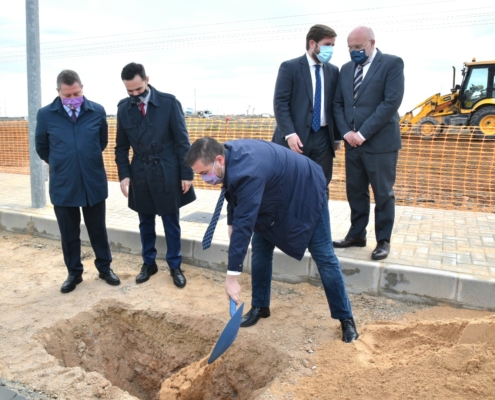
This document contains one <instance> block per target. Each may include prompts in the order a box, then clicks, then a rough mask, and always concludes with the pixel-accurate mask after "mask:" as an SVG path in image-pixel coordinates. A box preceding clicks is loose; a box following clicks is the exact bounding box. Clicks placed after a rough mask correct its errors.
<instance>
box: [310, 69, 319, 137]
mask: <svg viewBox="0 0 495 400" xmlns="http://www.w3.org/2000/svg"><path fill="white" fill-rule="evenodd" d="M315 78H316V88H315V103H314V104H313V122H312V123H311V128H313V130H314V131H315V132H317V131H319V130H320V127H321V78H320V66H319V65H315Z"/></svg>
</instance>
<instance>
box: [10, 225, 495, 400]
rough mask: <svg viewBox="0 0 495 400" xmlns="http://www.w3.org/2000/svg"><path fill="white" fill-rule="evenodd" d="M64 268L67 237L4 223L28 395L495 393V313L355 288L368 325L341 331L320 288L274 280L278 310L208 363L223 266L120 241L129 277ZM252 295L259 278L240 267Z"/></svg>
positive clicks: (20, 373) (122, 270) (117, 262)
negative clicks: (349, 339)
mask: <svg viewBox="0 0 495 400" xmlns="http://www.w3.org/2000/svg"><path fill="white" fill-rule="evenodd" d="M82 251H83V256H84V263H85V272H84V275H83V279H84V281H83V282H82V283H81V284H80V285H78V286H77V288H76V290H75V291H73V292H72V293H69V294H61V293H60V285H61V284H62V282H63V281H64V279H65V278H66V274H67V273H66V269H65V266H64V264H63V258H62V253H61V249H60V243H59V242H57V241H52V240H48V239H43V238H37V237H33V236H27V235H17V234H14V233H10V232H4V231H2V232H0V293H1V302H0V315H1V319H0V385H2V386H6V387H8V388H12V389H14V390H16V391H18V392H19V393H20V394H22V395H23V396H25V397H26V398H29V399H36V400H51V399H67V400H69V399H77V400H79V399H81V400H86V399H107V400H126V399H136V398H138V399H143V400H155V399H160V400H173V399H181V400H184V399H191V400H192V399H205V400H206V399H211V400H213V399H215V400H217V399H233V398H237V399H242V400H244V399H263V400H266V399H399V398H401V399H402V398H404V399H447V398H448V399H449V400H451V399H493V398H494V393H495V315H494V314H493V313H489V312H484V311H473V310H463V309H454V308H451V307H446V306H438V307H429V306H425V305H420V304H412V303H406V302H397V301H394V300H391V299H386V298H382V297H373V296H368V295H364V294H363V295H351V303H352V305H353V310H354V314H355V319H356V321H357V324H358V330H359V332H360V335H361V336H360V338H359V339H358V340H357V341H356V342H354V343H353V344H344V343H343V342H342V341H341V340H340V336H341V332H340V330H339V325H340V324H339V323H338V321H334V320H332V319H330V317H329V311H328V306H327V304H326V300H325V296H324V293H323V291H322V290H321V289H320V288H318V287H314V286H311V285H309V284H299V285H290V284H283V283H277V282H274V283H273V289H272V293H273V295H272V299H273V301H272V306H271V310H272V315H271V317H270V318H267V319H263V320H261V321H260V322H259V323H258V324H257V325H256V326H254V327H251V328H247V329H241V330H240V332H239V335H238V337H237V339H236V341H235V342H234V344H233V345H232V347H231V348H230V349H229V350H228V351H227V352H226V353H225V354H224V355H223V356H222V357H221V358H220V359H218V360H217V361H215V362H214V363H213V364H212V365H207V364H206V359H207V358H208V356H209V353H210V352H211V350H212V348H213V346H214V344H215V343H216V340H217V339H218V336H219V335H220V333H221V332H222V330H223V328H224V326H225V324H226V323H227V322H228V320H229V315H228V302H227V300H226V299H225V295H224V291H223V280H224V274H223V273H219V272H215V271H210V270H206V269H201V268H197V267H192V266H188V265H185V266H183V269H184V272H185V275H186V277H187V279H188V283H187V286H186V288H185V289H177V288H176V287H175V286H174V285H173V283H172V280H171V278H170V275H169V272H168V268H166V263H165V262H164V261H160V262H158V265H159V269H160V270H159V273H158V274H156V275H154V276H153V277H152V278H151V279H150V280H149V281H148V282H146V283H144V284H141V285H136V284H135V281H134V279H135V276H136V275H137V273H138V272H139V269H140V265H141V260H140V257H139V256H137V255H130V254H122V253H114V254H113V256H114V262H113V264H112V267H113V269H114V271H115V272H116V273H117V274H118V275H119V276H120V278H121V280H122V284H121V285H120V286H117V287H112V286H109V285H107V284H106V283H105V282H104V281H102V280H101V279H99V278H98V274H97V272H96V269H95V268H94V265H93V257H94V255H93V253H92V251H91V249H90V248H86V247H83V250H82ZM240 283H241V286H242V288H243V300H244V301H245V302H246V308H247V309H249V304H250V297H249V294H250V279H249V276H248V275H245V276H244V275H243V276H241V278H240Z"/></svg>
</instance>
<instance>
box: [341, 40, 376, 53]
mask: <svg viewBox="0 0 495 400" xmlns="http://www.w3.org/2000/svg"><path fill="white" fill-rule="evenodd" d="M370 43H371V40H368V43H366V44H359V45H356V46H347V48H348V49H349V51H353V50H357V51H359V50H364V49H365V48H366V47H368V44H370Z"/></svg>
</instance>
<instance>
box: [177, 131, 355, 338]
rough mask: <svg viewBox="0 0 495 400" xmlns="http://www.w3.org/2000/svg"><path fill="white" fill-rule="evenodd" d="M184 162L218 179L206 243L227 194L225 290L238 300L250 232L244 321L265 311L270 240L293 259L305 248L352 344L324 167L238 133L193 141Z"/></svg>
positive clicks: (214, 181) (262, 315)
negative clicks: (221, 139)
mask: <svg viewBox="0 0 495 400" xmlns="http://www.w3.org/2000/svg"><path fill="white" fill-rule="evenodd" d="M185 164H186V165H188V166H190V167H191V168H192V169H193V171H194V173H197V174H200V175H201V177H202V178H203V180H204V181H205V182H207V183H210V184H212V185H216V184H220V183H222V184H223V187H222V191H221V193H220V198H219V201H218V203H217V207H216V209H215V213H214V214H213V217H212V221H211V222H210V226H209V227H208V229H207V231H206V234H205V238H204V239H203V249H207V248H208V247H210V245H211V239H212V236H213V231H214V229H215V226H216V222H217V221H218V216H219V214H220V211H221V208H222V204H223V201H224V197H225V198H226V199H227V201H228V207H227V210H228V215H227V224H228V229H229V236H230V246H229V256H228V271H227V278H226V280H225V291H226V293H227V295H228V296H229V297H231V298H232V299H233V300H234V301H235V302H237V303H239V302H240V295H241V287H240V285H239V283H238V282H237V276H238V275H240V274H241V272H242V265H243V262H244V258H245V257H246V253H247V250H248V247H249V241H250V240H251V236H252V304H251V305H252V308H251V310H250V311H249V312H248V313H247V314H246V315H244V316H243V318H242V322H241V327H248V326H252V325H254V324H256V323H257V322H258V320H259V319H260V318H267V317H269V316H270V292H271V277H272V265H273V251H274V249H275V246H276V247H278V248H279V249H280V250H282V251H283V252H284V253H286V254H287V255H289V256H291V257H294V258H296V259H297V260H301V259H302V258H303V256H304V252H305V251H306V249H308V250H309V252H310V253H311V256H312V257H313V259H314V260H315V262H316V264H317V266H318V271H319V273H320V276H321V281H322V283H323V288H324V289H325V295H326V297H327V300H328V304H329V306H330V314H331V317H332V318H334V319H338V320H340V322H341V326H342V340H343V341H344V342H346V343H350V342H352V341H353V340H355V339H357V338H358V337H359V335H358V333H357V331H356V325H355V323H354V319H353V317H352V310H351V304H350V302H349V298H348V296H347V293H346V290H345V284H344V278H343V276H342V271H341V269H340V265H339V260H338V259H337V257H336V256H335V253H334V250H333V245H332V237H331V234H330V215H329V211H328V201H327V194H326V179H325V176H324V174H323V171H322V169H321V167H320V166H319V165H318V164H316V163H315V162H313V161H311V160H310V159H309V158H307V157H301V156H300V155H298V154H296V153H294V152H292V151H290V150H288V149H286V148H285V147H282V146H279V145H277V144H274V143H269V142H265V141H262V140H251V139H241V140H234V141H229V142H226V143H225V144H223V145H222V144H220V143H219V142H218V141H216V140H215V139H213V138H210V137H204V138H201V139H198V140H197V141H196V142H194V143H193V144H192V146H191V148H190V149H189V151H188V153H187V154H186V157H185Z"/></svg>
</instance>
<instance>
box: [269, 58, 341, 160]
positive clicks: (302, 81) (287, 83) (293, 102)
mask: <svg viewBox="0 0 495 400" xmlns="http://www.w3.org/2000/svg"><path fill="white" fill-rule="evenodd" d="M322 66H323V77H324V88H323V90H324V105H325V116H326V119H327V124H328V128H329V129H328V131H329V135H330V142H331V143H332V145H331V146H330V147H331V149H330V150H331V152H332V155H333V156H335V149H334V142H335V140H341V137H340V134H339V132H338V130H337V129H336V127H335V122H334V117H333V99H334V96H335V91H336V89H337V81H338V77H339V70H338V68H337V67H336V66H335V65H333V64H329V63H323V64H322ZM273 109H274V111H275V119H276V121H277V126H276V128H275V132H274V134H273V138H272V141H273V142H275V143H278V144H280V145H282V146H285V147H288V144H287V141H286V140H285V136H286V135H289V134H291V133H297V134H298V136H299V138H300V139H301V141H302V143H303V144H304V143H306V142H307V140H308V137H309V132H310V129H311V122H312V121H313V85H312V80H311V72H310V69H309V63H308V59H307V57H306V54H304V55H303V56H302V57H298V58H294V59H292V60H289V61H285V62H283V63H282V65H280V69H279V71H278V77H277V83H276V84H275V95H274V97H273Z"/></svg>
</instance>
